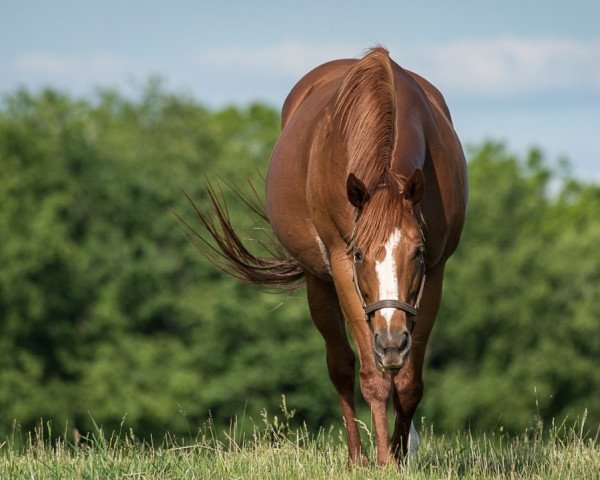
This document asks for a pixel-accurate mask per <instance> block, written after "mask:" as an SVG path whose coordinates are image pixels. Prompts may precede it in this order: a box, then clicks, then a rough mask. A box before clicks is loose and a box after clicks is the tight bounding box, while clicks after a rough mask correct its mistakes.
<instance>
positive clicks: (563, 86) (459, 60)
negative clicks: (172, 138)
mask: <svg viewBox="0 0 600 480" xmlns="http://www.w3.org/2000/svg"><path fill="white" fill-rule="evenodd" d="M387 46H388V48H389V49H390V52H391V55H392V57H393V58H394V59H396V60H397V61H398V62H399V63H401V64H402V65H404V66H406V67H407V68H409V69H412V70H414V71H416V72H418V73H421V74H423V75H424V76H426V77H427V78H428V79H429V80H431V81H432V82H433V83H435V84H436V85H438V86H439V87H440V89H441V90H443V91H444V92H445V93H448V94H455V95H461V96H483V97H506V96H521V95H530V94H534V93H555V92H561V93H593V94H599V93H600V39H594V40H574V39H561V38H559V39H529V38H499V39H489V40H480V39H472V40H457V41H452V42H448V43H445V44H439V45H429V46H425V47H416V48H394V46H393V45H391V44H388V45H387ZM363 48H364V46H363V47H361V46H358V45H356V44H342V43H338V44H323V45H319V44H310V43H301V42H290V43H284V44H281V45H277V46H268V47H259V48H255V47H244V46H234V47H222V48H217V49H213V50H210V51H205V52H201V53H199V54H197V55H196V56H195V57H194V62H195V64H196V67H197V68H201V69H209V68H210V69H215V70H217V71H218V72H219V73H220V74H223V75H225V74H229V73H232V72H236V75H238V76H240V77H244V76H247V77H248V78H257V77H258V78H269V79H271V80H279V79H283V78H285V79H289V78H290V77H293V78H295V79H299V78H300V77H301V76H302V75H303V74H304V73H306V72H308V71H309V70H310V69H312V68H314V67H315V66H317V65H319V64H320V63H323V62H325V61H328V60H332V59H335V58H344V57H353V56H357V55H360V54H361V52H362V50H363Z"/></svg>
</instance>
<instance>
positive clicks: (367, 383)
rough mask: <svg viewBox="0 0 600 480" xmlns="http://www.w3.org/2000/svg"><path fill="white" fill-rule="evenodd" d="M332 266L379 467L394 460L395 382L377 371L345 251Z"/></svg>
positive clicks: (367, 328)
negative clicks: (390, 418)
mask: <svg viewBox="0 0 600 480" xmlns="http://www.w3.org/2000/svg"><path fill="white" fill-rule="evenodd" d="M331 267H332V270H333V278H334V281H335V289H336V292H337V294H338V298H339V300H340V305H341V307H342V312H343V314H344V317H345V319H346V322H347V324H348V328H349V329H350V333H351V334H352V338H353V340H354V344H355V346H356V349H357V352H358V355H359V359H360V389H361V392H362V394H363V397H364V399H365V401H366V402H367V404H368V405H369V407H370V408H371V412H372V415H373V427H374V430H375V445H376V447H377V465H385V464H387V463H389V461H390V460H391V454H390V439H389V434H388V424H387V402H388V399H389V395H390V391H391V387H392V379H391V376H390V374H389V373H387V372H381V371H379V370H378V369H377V366H376V363H375V356H374V355H375V354H374V352H373V346H372V345H373V335H372V333H371V330H370V329H369V326H368V324H367V322H366V321H365V313H364V310H363V308H362V306H361V304H360V300H359V298H358V296H357V295H356V290H355V287H354V283H353V281H352V264H351V263H350V261H349V259H348V256H347V254H346V252H345V249H340V250H339V251H337V252H334V253H333V254H332V258H331Z"/></svg>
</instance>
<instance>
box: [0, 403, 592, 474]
mask: <svg viewBox="0 0 600 480" xmlns="http://www.w3.org/2000/svg"><path fill="white" fill-rule="evenodd" d="M293 417H294V412H293V411H288V409H287V407H286V404H285V398H283V399H282V404H281V415H280V416H273V417H270V416H269V415H268V414H267V413H266V412H263V415H262V420H261V422H260V423H259V424H256V423H252V426H253V428H252V432H251V433H246V431H247V429H243V428H240V425H239V424H238V423H237V421H235V422H232V424H231V427H230V429H229V431H227V432H216V431H215V429H214V428H212V426H211V424H210V423H209V424H207V425H206V426H205V427H204V428H202V429H201V430H200V431H199V433H198V435H197V436H196V437H195V438H193V439H191V438H190V439H176V438H172V437H170V436H167V437H165V438H164V439H162V440H161V442H160V444H156V443H155V442H154V441H153V440H152V439H151V440H150V441H144V442H141V441H140V440H139V439H138V438H137V437H136V436H135V434H134V432H133V431H132V430H129V431H127V430H126V429H125V428H124V427H123V425H124V423H125V420H124V421H123V425H122V428H121V430H120V431H119V432H114V433H112V434H111V435H110V436H109V435H107V434H106V433H105V432H104V431H103V430H102V428H101V427H99V426H97V427H96V432H95V433H92V434H90V435H89V436H87V437H81V436H80V435H79V433H78V432H74V433H73V434H69V433H68V432H67V431H65V433H64V434H63V435H62V436H59V437H58V438H57V436H56V435H53V432H52V426H51V424H50V423H47V424H46V425H40V426H39V428H37V429H36V430H35V431H34V432H29V433H25V434H23V433H22V432H20V429H19V428H18V426H15V428H14V429H13V434H12V435H11V437H10V438H8V439H6V441H4V442H3V443H1V444H0V478H11V479H12V478H35V479H45V478H49V479H50V478H51V479H58V478H61V479H62V478H64V479H68V478H77V479H79V478H85V479H96V478H97V479H105V478H139V479H163V478H185V479H194V478H198V479H204V478H206V479H222V478H226V479H285V480H293V479H302V480H306V479H312V478H318V479H329V478H336V479H337V478H348V479H377V480H385V479H388V478H389V479H391V478H400V477H401V478H412V479H430V478H431V479H437V478H439V479H451V478H472V479H488V478H490V479H491V478H494V479H495V478H507V479H521V478H523V479H532V478H534V479H567V478H569V479H570V478H573V479H600V448H599V445H598V435H599V428H598V426H595V428H592V427H591V426H589V425H587V424H586V420H585V414H584V415H583V416H582V418H581V419H579V420H577V421H575V422H571V423H569V422H567V421H564V422H563V423H562V424H560V425H557V424H555V423H553V424H552V425H550V426H549V427H544V426H543V424H542V423H541V422H539V423H538V424H537V425H535V426H534V427H532V428H531V429H528V430H526V431H525V432H523V433H521V434H520V435H516V436H510V435H507V434H506V433H505V432H503V431H502V429H500V430H499V431H497V432H491V433H489V434H481V435H474V434H471V433H469V432H460V433H455V434H452V435H437V434H435V432H434V429H433V427H427V426H426V425H423V424H422V425H421V426H420V428H419V431H420V436H421V444H420V448H419V452H418V453H417V455H415V456H413V457H410V458H409V459H408V460H407V462H406V463H405V464H404V465H403V466H402V467H400V469H399V468H398V467H397V466H389V467H386V468H378V467H376V466H374V465H373V464H371V465H367V466H364V467H354V468H348V465H347V450H346V446H345V443H344V432H343V431H341V430H340V429H336V428H333V427H331V428H330V429H328V430H321V431H320V432H319V433H318V434H316V435H313V434H311V433H309V432H308V431H307V429H306V428H295V427H293V426H292V420H293ZM241 423H242V424H244V423H246V422H244V421H242V422H241ZM65 430H67V429H65ZM362 430H363V434H364V435H363V437H364V438H363V440H364V441H365V444H366V445H367V448H368V450H369V456H370V458H374V453H375V452H374V451H373V445H372V443H370V440H371V439H372V436H371V434H370V432H369V428H368V427H367V426H366V425H364V424H362ZM68 437H71V439H72V441H66V440H65V439H66V438H68ZM50 439H52V440H50Z"/></svg>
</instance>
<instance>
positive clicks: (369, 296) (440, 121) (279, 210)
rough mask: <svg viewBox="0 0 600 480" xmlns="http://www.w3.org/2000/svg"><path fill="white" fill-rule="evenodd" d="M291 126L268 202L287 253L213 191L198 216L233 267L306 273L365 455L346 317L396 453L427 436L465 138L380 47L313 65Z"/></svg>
mask: <svg viewBox="0 0 600 480" xmlns="http://www.w3.org/2000/svg"><path fill="white" fill-rule="evenodd" d="M281 124H282V131H281V135H280V137H279V140H278V142H277V144H276V145H275V148H274V150H273V154H272V157H271V162H270V165H269V171H268V175H267V179H266V201H267V216H268V221H269V222H270V224H271V227H272V229H273V232H274V234H275V236H276V237H277V239H278V240H279V242H280V243H281V245H282V246H283V248H284V249H285V250H284V255H282V256H281V258H261V257H257V256H255V255H253V254H252V253H251V252H249V251H248V250H246V248H245V247H244V245H243V243H242V242H241V240H240V238H239V237H238V236H237V234H236V232H235V231H234V230H233V228H232V226H231V224H230V222H229V218H228V217H227V212H226V208H225V207H224V206H223V204H221V203H220V201H219V200H217V199H216V198H215V195H214V191H211V197H212V198H213V205H214V207H215V209H216V213H217V215H218V218H219V223H218V226H217V224H216V223H214V221H213V220H212V219H211V217H210V216H208V215H207V214H205V213H203V212H198V215H199V217H200V221H201V222H202V223H203V224H204V226H205V227H206V228H207V229H208V231H209V233H210V234H211V235H212V236H213V237H214V239H215V240H216V242H217V247H216V249H217V251H218V252H219V254H220V255H221V257H222V259H225V261H226V262H228V265H225V266H224V267H225V269H226V270H227V271H229V273H232V274H234V275H235V276H237V277H238V278H241V279H243V280H246V281H249V282H253V283H259V284H263V285H277V286H285V285H297V284H298V283H299V282H301V281H302V279H304V280H305V281H306V290H307V292H306V293H307V297H308V305H309V308H310V314H311V316H312V319H313V321H314V323H315V325H316V327H317V328H318V329H319V331H320V332H321V334H322V336H323V338H324V339H325V345H326V349H327V368H328V371H329V376H330V378H331V381H332V382H333V384H334V386H335V388H336V390H337V392H338V394H339V399H340V404H341V408H342V413H343V416H344V421H345V424H346V429H347V441H348V450H349V459H350V462H351V463H354V462H356V461H359V462H363V461H364V460H365V456H364V453H363V448H362V446H361V441H360V436H359V431H358V427H357V422H356V412H355V403H354V382H355V354H354V352H353V350H352V348H351V346H350V344H349V343H348V339H347V336H346V330H345V325H346V326H347V327H348V329H349V330H350V333H351V335H352V339H353V341H354V345H355V347H356V351H357V353H358V358H359V361H360V370H359V371H360V388H361V391H362V394H363V396H364V398H365V400H366V402H367V403H368V405H369V406H370V408H371V411H372V415H373V425H374V431H375V442H376V447H377V464H379V465H383V464H386V463H388V462H389V461H390V460H391V459H392V456H395V457H396V459H397V460H398V461H399V460H400V459H402V458H403V456H404V455H405V454H406V453H407V449H408V448H409V443H410V448H411V450H412V449H414V448H415V444H418V436H417V435H416V431H415V430H414V427H413V425H412V418H413V414H414V412H415V409H416V407H417V405H418V404H419V402H420V400H421V398H422V396H423V379H422V369H423V360H424V355H425V347H426V344H427V340H428V338H429V334H430V332H431V329H432V327H433V324H434V322H435V318H436V315H437V313H438V309H439V306H440V298H441V293H442V279H443V275H444V266H445V263H446V260H447V259H448V258H449V257H450V255H451V254H452V253H453V252H454V250H455V249H456V247H457V245H458V242H459V238H460V235H461V231H462V227H463V222H464V217H465V207H466V202H467V177H466V168H465V159H464V154H463V151H462V147H461V144H460V141H459V140H458V137H457V135H456V133H455V131H454V128H453V126H452V120H451V118H450V113H449V111H448V107H447V106H446V102H445V101H444V98H443V97H442V95H441V94H440V92H439V91H438V90H437V89H436V88H435V87H434V86H433V85H431V84H430V83H429V82H428V81H427V80H425V79H423V78H422V77H420V76H419V75H417V74H415V73H412V72H410V71H408V70H405V69H403V68H401V67H400V66H399V65H397V64H396V63H395V62H394V61H392V60H391V59H390V58H389V54H388V52H387V51H386V50H385V49H383V48H381V47H376V48H373V49H371V50H369V51H368V52H367V54H366V55H365V56H364V57H363V58H361V59H359V60H355V59H353V60H336V61H332V62H329V63H326V64H324V65H321V66H319V67H317V68H315V69H314V70H312V71H311V72H309V73H308V74H307V75H306V76H304V77H303V78H302V79H301V80H300V81H299V82H298V83H297V84H296V86H295V87H294V88H293V89H292V91H291V92H290V94H289V95H288V97H287V99H286V101H285V104H284V106H283V112H282V120H281ZM255 211H256V212H257V213H261V212H260V211H258V210H255ZM263 215H264V213H263ZM267 216H265V218H267ZM222 266H223V265H222ZM390 397H391V398H392V403H393V406H394V409H395V413H396V415H395V427H394V432H393V434H392V436H391V438H390V437H389V435H388V423H387V403H388V400H389V399H390ZM409 434H410V435H409ZM409 436H410V439H409Z"/></svg>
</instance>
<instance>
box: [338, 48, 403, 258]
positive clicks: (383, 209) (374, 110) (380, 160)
mask: <svg viewBox="0 0 600 480" xmlns="http://www.w3.org/2000/svg"><path fill="white" fill-rule="evenodd" d="M334 118H336V120H337V122H338V125H339V128H340V132H341V135H342V138H343V140H344V141H345V144H346V153H347V155H348V166H347V174H350V173H353V174H354V175H355V176H356V177H357V178H358V179H360V180H361V181H362V182H363V183H364V184H365V186H366V187H367V191H368V192H369V194H370V197H371V198H370V200H369V202H368V204H367V205H366V206H365V210H364V211H363V212H361V214H360V215H359V216H358V218H357V220H356V223H355V226H354V231H353V232H352V238H351V239H350V240H351V243H352V244H357V245H360V247H361V248H364V249H368V248H369V246H370V245H377V244H380V245H381V244H383V243H385V239H386V238H387V236H388V235H389V233H390V232H391V228H392V227H394V226H399V225H400V224H401V222H402V213H403V209H402V207H401V205H402V190H403V188H404V182H405V181H406V179H405V178H401V177H398V176H396V175H394V174H393V173H392V172H391V170H390V166H391V159H392V153H393V148H394V142H395V135H396V132H395V125H396V90H395V88H394V76H393V72H392V66H391V61H390V57H389V53H388V51H387V50H386V49H385V48H383V47H380V46H378V47H374V48H372V49H370V50H369V51H368V52H367V53H366V55H365V56H364V57H363V58H361V59H360V60H358V61H357V62H356V63H355V64H354V65H353V66H352V67H351V68H350V70H349V71H348V73H347V74H346V76H345V77H344V79H343V80H342V82H341V84H340V86H339V88H338V91H337V97H336V99H335V104H334Z"/></svg>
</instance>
